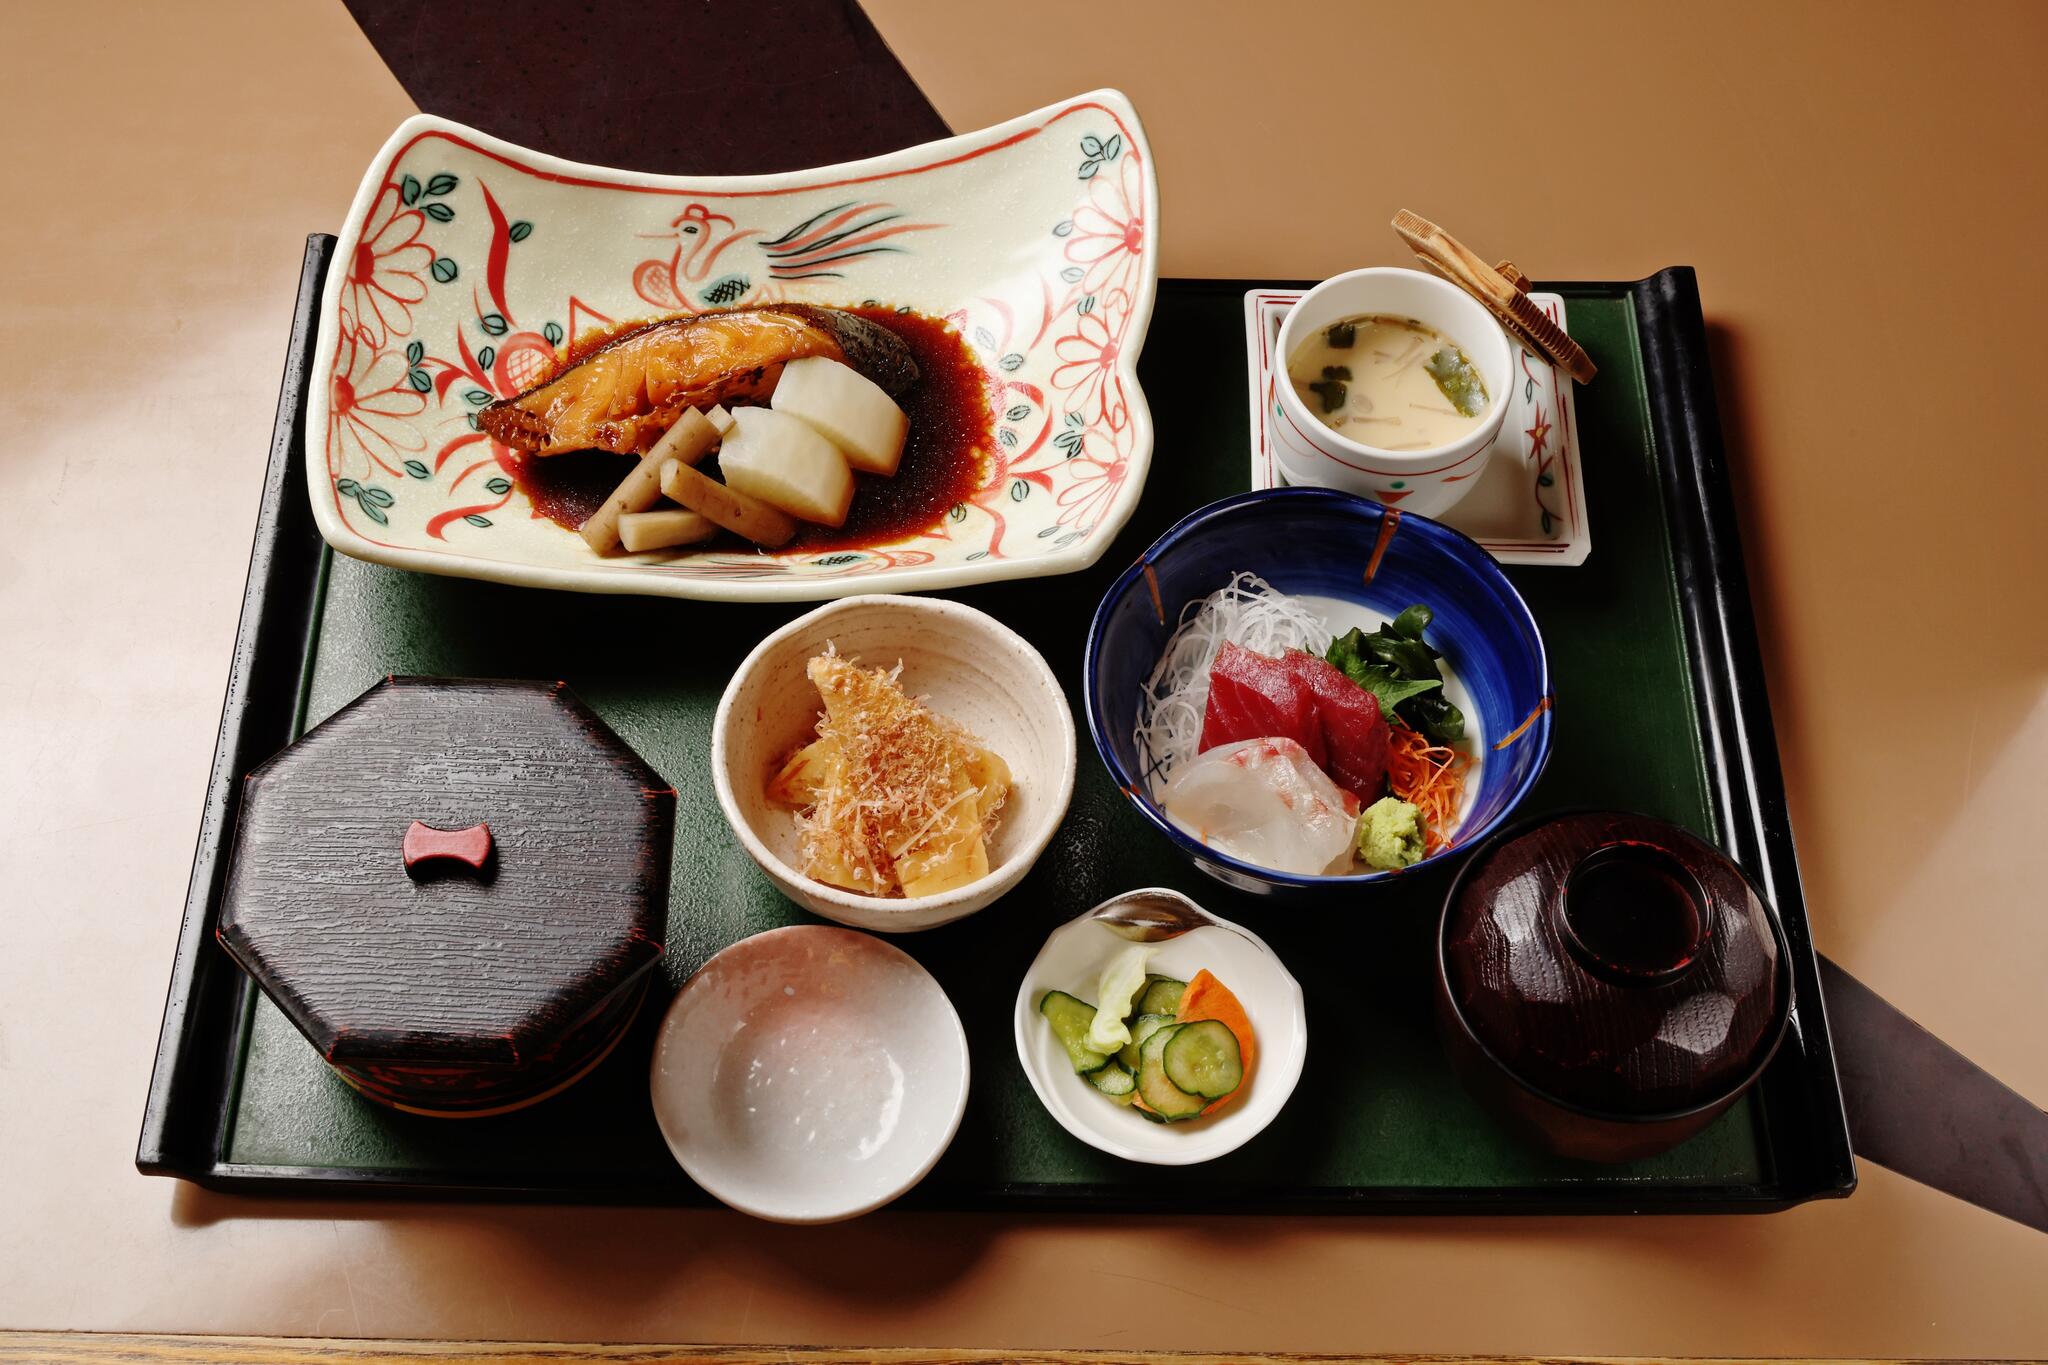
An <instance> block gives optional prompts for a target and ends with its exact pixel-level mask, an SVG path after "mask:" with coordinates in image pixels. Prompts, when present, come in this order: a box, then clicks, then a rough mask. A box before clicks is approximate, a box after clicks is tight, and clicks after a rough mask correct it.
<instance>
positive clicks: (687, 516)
mask: <svg viewBox="0 0 2048 1365" xmlns="http://www.w3.org/2000/svg"><path fill="white" fill-rule="evenodd" d="M717 534H718V523H717V522H715V521H713V520H711V518H709V517H706V516H702V515H700V514H698V513H696V512H685V511H681V510H679V509H677V508H673V507H668V508H663V509H662V510H660V511H658V512H627V513H625V514H624V515H623V516H621V517H620V518H619V539H620V541H622V542H623V543H624V544H625V547H626V549H627V550H629V551H630V552H632V553H633V554H639V553H640V552H641V551H642V550H666V549H668V548H669V547H670V546H672V545H695V544H696V543H697V542H698V541H700V540H709V539H711V537H713V536H715V535H717Z"/></svg>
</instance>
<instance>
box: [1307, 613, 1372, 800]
mask: <svg viewBox="0 0 2048 1365" xmlns="http://www.w3.org/2000/svg"><path fill="white" fill-rule="evenodd" d="M1286 662H1287V663H1288V664H1289V665H1290V666H1291V667H1292V668H1293V669H1294V676H1295V678H1296V679H1297V680H1298V681H1299V682H1300V683H1301V684H1302V685H1303V686H1304V687H1306V688H1307V689H1308V690H1309V692H1310V693H1311V694H1312V695H1313V696H1314V697H1315V706H1316V719H1317V721H1318V722H1319V723H1320V724H1321V726H1322V731H1323V748H1324V751H1325V754H1326V756H1327V758H1326V761H1325V762H1324V764H1323V771H1324V772H1326V773H1328V774H1329V775H1330V776H1331V778H1332V779H1334V780H1335V781H1336V783H1337V785H1338V786H1340V787H1342V788H1344V789H1345V790H1346V791H1349V792H1353V793H1356V794H1357V796H1358V797H1359V799H1360V800H1362V801H1366V802H1368V803H1369V802H1372V801H1376V800H1378V799H1379V796H1380V793H1381V792H1382V791H1384V790H1385V789H1386V785H1387V743H1388V736H1387V722H1386V719H1385V718H1384V717H1382V716H1381V715H1380V700H1379V698H1378V697H1375V696H1374V695H1373V694H1372V693H1370V692H1368V691H1366V690H1365V689H1364V688H1362V687H1360V686H1359V685H1358V684H1357V683H1355V682H1353V681H1351V679H1349V678H1347V677H1345V676H1344V671H1343V670H1342V669H1340V668H1338V667H1337V666H1336V665H1335V664H1333V663H1330V662H1328V661H1327V660H1324V659H1318V658H1317V657H1316V656H1315V655H1313V654H1304V653H1302V652H1301V651H1300V650H1295V651H1292V652H1290V653H1289V654H1288V655H1287V658H1286Z"/></svg>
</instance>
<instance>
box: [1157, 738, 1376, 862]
mask: <svg viewBox="0 0 2048 1365" xmlns="http://www.w3.org/2000/svg"><path fill="white" fill-rule="evenodd" d="M1163 805H1164V806H1165V809H1166V814H1167V818H1168V819H1170V820H1172V821H1173V822H1174V823H1175V824H1176V825H1179V826H1180V827H1181V828H1182V829H1184V830H1186V831H1187V832H1188V833H1190V834H1192V835H1194V836H1195V837H1196V838H1197V839H1200V840H1201V841H1202V842H1203V843H1204V844H1207V845H1208V846H1209V847H1210V848H1213V849H1215V850H1216V851H1217V852H1218V853H1223V854H1228V855H1229V856H1230V857H1233V858H1236V859H1239V860H1240V861H1242V862H1247V863H1251V864H1252V865H1253V866H1255V867H1264V868H1270V869H1271V870H1273V871H1275V872H1292V873H1295V874H1297V875H1301V876H1316V875H1320V874H1323V873H1327V872H1338V873H1342V872H1344V871H1346V870H1347V869H1348V867H1349V864H1350V861H1351V846H1352V837H1353V834H1354V831H1355V829H1356V826H1357V820H1358V810H1357V802H1356V801H1355V799H1353V798H1352V797H1350V796H1349V795H1347V794H1346V793H1345V792H1344V791H1343V790H1342V789H1340V788H1339V787H1338V786H1337V784H1336V783H1335V782H1332V781H1331V780H1330V779H1329V777H1328V775H1327V774H1325V773H1324V772H1323V770H1322V769H1321V768H1318V767H1317V766H1316V765H1315V761H1314V760H1313V759H1311V758H1310V757H1309V756H1308V750H1306V749H1304V748H1302V747H1301V745H1299V744H1297V743H1296V742H1295V741H1293V740H1291V739H1286V738H1280V737H1275V738H1271V739H1247V740H1240V741H1239V742H1238V743H1236V744H1224V745H1219V746H1218V747H1216V748H1214V749H1210V750H1209V751H1207V752H1206V753H1203V754H1200V755H1198V756H1197V757H1196V758H1194V759H1193V760H1191V761H1190V762H1188V763H1187V764H1186V766H1184V767H1183V768H1182V769H1181V770H1180V772H1179V773H1177V774H1176V775H1175V776H1174V779H1173V782H1172V783H1171V785H1169V786H1168V787H1167V789H1166V800H1165V801H1164V803H1163Z"/></svg>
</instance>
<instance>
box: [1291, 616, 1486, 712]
mask: <svg viewBox="0 0 2048 1365" xmlns="http://www.w3.org/2000/svg"><path fill="white" fill-rule="evenodd" d="M1432 619H1434V618H1433V616H1432V613H1431V612H1430V610H1429V608H1428V607H1425V606H1422V605H1421V604H1419V603H1418V604H1417V605H1415V606H1412V607H1410V608H1408V610H1406V611H1404V612H1402V613H1401V614H1400V615H1399V616H1396V617H1395V618H1394V619H1393V620H1392V621H1390V622H1388V623H1387V624H1386V625H1384V626H1381V627H1380V628H1379V629H1378V630H1376V631H1373V632H1372V633H1371V634H1370V635H1368V634H1366V632H1364V631H1362V630H1359V629H1357V628H1356V627H1353V628H1352V629H1351V630H1350V631H1348V632H1346V633H1345V634H1343V635H1341V636H1339V637H1337V638H1336V639H1335V640H1332V641H1331V642H1330V648H1329V650H1328V652H1327V653H1326V654H1325V655H1324V657H1325V658H1326V659H1328V660H1329V661H1330V662H1331V663H1333V664H1335V665H1336V666H1337V667H1338V668H1339V669H1341V670H1343V673H1344V676H1345V677H1347V678H1349V679H1351V681H1353V682H1355V683H1357V684H1358V685H1359V686H1360V687H1362V688H1364V689H1365V690H1366V691H1368V692H1370V693H1372V694H1373V696H1375V697H1377V698H1378V699H1379V703H1380V714H1382V715H1384V716H1386V717H1387V718H1388V719H1389V720H1392V719H1395V718H1397V717H1398V718H1399V719H1400V721H1401V722H1402V723H1403V724H1405V725H1406V726H1408V728H1409V729H1411V730H1414V731H1415V732H1416V733H1417V734H1421V735H1424V736H1427V737H1428V738H1429V739H1430V740H1432V741H1434V742H1435V743H1438V744H1451V743H1455V742H1456V741H1458V740H1460V739H1463V738H1464V737H1465V713H1464V712H1462V711H1460V710H1459V709H1458V708H1457V707H1456V706H1454V705H1452V704H1451V702H1450V701H1449V700H1447V699H1446V698H1445V697H1444V696H1443V685H1444V684H1443V673H1442V671H1441V670H1439V669H1438V668H1437V666H1436V661H1437V658H1438V657H1439V656H1438V654H1437V652H1436V651H1435V650H1433V649H1431V648H1430V647H1429V645H1428V644H1427V643H1425V642H1424V640H1423V638H1422V632H1423V631H1425V630H1427V629H1428V628H1429V623H1430V621H1431V620H1432Z"/></svg>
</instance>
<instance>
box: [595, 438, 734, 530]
mask: <svg viewBox="0 0 2048 1365" xmlns="http://www.w3.org/2000/svg"><path fill="white" fill-rule="evenodd" d="M717 444H718V428H717V427H716V426H714V425H713V424H712V423H711V420H710V419H709V418H707V417H706V416H705V415H704V414H703V413H701V412H699V411H697V409H695V408H684V409H683V412H682V415H681V416H680V417H678V418H676V420H675V423H674V425H672V426H670V427H669V429H668V430H667V431H666V432H663V433H662V437H661V439H660V440H659V441H656V442H655V443H654V449H652V450H650V451H648V452H647V453H646V454H645V455H642V456H641V457H640V463H639V464H636V465H634V466H633V472H632V473H630V474H628V475H627V476H626V478H625V481H624V482H622V483H621V484H620V485H619V486H618V487H617V488H616V489H614V490H613V491H612V495H611V496H610V497H608V498H606V499H605V500H604V506H602V507H600V508H598V509H597V510H596V511H595V512H592V513H591V514H590V518H589V520H587V521H585V522H584V523H583V524H582V525H581V526H579V527H577V528H576V530H577V533H578V534H579V535H581V536H582V537H583V539H584V540H585V541H586V542H587V543H588V544H589V546H590V548H591V549H593V550H595V551H597V552H598V553H599V554H601V555H606V554H610V553H611V552H612V551H613V550H616V549H618V548H619V518H620V517H622V516H624V515H626V514H627V513H628V512H645V511H646V510H647V509H648V508H650V507H652V506H654V504H655V502H656V501H657V500H658V499H659V498H660V497H661V470H662V466H663V465H665V464H667V463H668V462H669V461H670V460H677V461H680V462H681V463H683V464H685V465H693V464H695V463H697V461H699V460H701V459H703V458H704V456H705V455H706V454H708V453H709V452H710V450H711V448H712V447H713V446H715V445H717Z"/></svg>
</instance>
